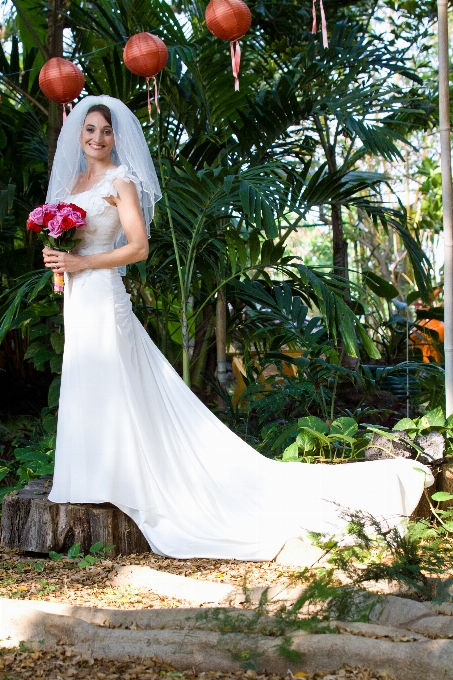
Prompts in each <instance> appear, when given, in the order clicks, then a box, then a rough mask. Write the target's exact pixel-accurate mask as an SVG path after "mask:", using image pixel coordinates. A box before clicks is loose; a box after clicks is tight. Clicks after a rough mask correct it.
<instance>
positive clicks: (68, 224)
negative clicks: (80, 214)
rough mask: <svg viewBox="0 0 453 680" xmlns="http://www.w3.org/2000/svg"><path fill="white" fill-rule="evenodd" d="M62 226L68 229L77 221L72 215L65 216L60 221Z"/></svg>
mask: <svg viewBox="0 0 453 680" xmlns="http://www.w3.org/2000/svg"><path fill="white" fill-rule="evenodd" d="M60 226H61V228H62V229H64V230H65V231H66V230H67V229H72V228H73V227H75V222H74V220H72V219H71V218H70V217H63V218H62V220H61V222H60Z"/></svg>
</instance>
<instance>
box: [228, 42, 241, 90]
mask: <svg viewBox="0 0 453 680" xmlns="http://www.w3.org/2000/svg"><path fill="white" fill-rule="evenodd" d="M230 50H231V66H232V68H233V76H234V89H235V90H239V68H240V65H241V48H240V46H239V41H238V40H232V41H231V42H230Z"/></svg>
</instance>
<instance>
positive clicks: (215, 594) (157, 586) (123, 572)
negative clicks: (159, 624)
mask: <svg viewBox="0 0 453 680" xmlns="http://www.w3.org/2000/svg"><path fill="white" fill-rule="evenodd" d="M110 583H111V585H112V586H125V585H127V586H130V587H131V588H138V589H143V590H151V591H152V592H153V593H156V594H157V595H162V596H163V597H174V598H175V599H177V600H183V601H184V602H190V603H191V604H196V605H198V606H200V605H216V604H227V603H228V604H229V603H231V604H233V603H234V602H237V601H238V600H239V601H244V600H245V595H244V593H243V591H242V589H241V588H237V587H236V586H232V585H229V584H227V583H213V582H211V581H197V580H196V579H193V578H189V577H187V576H178V575H177V574H168V573H166V572H164V571H158V570H157V569H152V568H151V567H142V566H138V565H129V566H126V567H116V575H115V576H114V577H113V578H111V579H110Z"/></svg>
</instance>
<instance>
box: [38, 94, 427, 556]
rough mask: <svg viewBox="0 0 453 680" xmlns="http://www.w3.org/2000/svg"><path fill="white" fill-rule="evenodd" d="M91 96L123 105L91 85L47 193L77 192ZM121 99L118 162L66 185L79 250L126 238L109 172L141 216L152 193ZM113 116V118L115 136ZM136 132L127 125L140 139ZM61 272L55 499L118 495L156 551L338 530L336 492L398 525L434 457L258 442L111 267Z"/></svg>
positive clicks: (259, 546) (209, 548)
mask: <svg viewBox="0 0 453 680" xmlns="http://www.w3.org/2000/svg"><path fill="white" fill-rule="evenodd" d="M88 100H89V101H88ZM96 102H101V103H105V104H107V106H109V108H110V109H111V111H112V115H113V119H114V121H115V120H117V119H116V118H115V115H116V114H115V111H120V110H121V111H122V110H123V109H122V107H123V106H124V105H123V104H121V102H118V101H117V100H113V99H111V98H109V97H95V98H91V97H87V98H86V99H84V100H83V101H82V102H81V103H80V104H78V105H77V106H76V107H75V108H74V110H73V112H72V113H71V114H70V115H69V117H68V119H67V121H66V123H65V125H64V126H63V130H62V134H61V136H60V140H59V143H58V149H57V156H56V166H54V170H53V173H52V179H51V183H50V187H49V194H48V200H52V201H58V200H63V199H66V200H67V199H68V198H69V196H70V195H71V190H72V187H73V186H74V184H75V180H76V176H77V172H79V171H80V170H81V169H83V159H82V158H81V153H80V149H79V147H78V146H77V144H75V142H74V137H76V138H77V142H78V136H79V133H80V128H81V125H82V123H83V119H84V115H85V113H86V111H87V110H88V108H89V106H91V105H92V104H93V103H96ZM79 107H80V108H79ZM124 109H126V111H127V113H125V118H124V120H125V123H126V127H125V128H124V129H125V130H126V132H125V137H124V138H122V137H121V135H120V141H119V142H118V141H117V151H116V153H117V154H118V167H117V168H113V169H111V170H109V171H108V172H107V174H106V176H105V178H104V179H103V180H102V181H101V182H99V183H98V184H97V185H96V186H95V187H93V188H92V189H91V190H89V191H86V192H83V193H81V194H77V195H71V198H70V200H71V201H72V202H74V203H77V204H78V205H79V206H80V207H82V208H84V209H85V210H86V211H87V221H88V226H87V227H86V228H85V229H84V230H83V241H82V243H81V244H80V245H79V247H78V252H79V253H80V254H82V255H84V254H90V253H99V252H105V251H108V250H111V249H112V248H113V247H114V245H115V244H118V243H119V242H120V239H121V234H122V229H121V224H120V221H119V218H118V211H117V209H116V208H115V206H113V205H111V204H110V203H108V202H107V201H106V200H105V198H106V197H108V196H110V195H114V193H115V188H114V186H113V182H114V181H115V180H122V181H125V182H130V181H132V182H134V183H135V186H136V187H137V190H138V192H139V195H140V197H141V200H142V205H143V209H144V213H145V214H146V215H148V217H149V216H150V215H151V214H152V209H153V205H154V201H155V200H157V198H158V197H159V196H160V193H159V188H158V185H157V178H156V177H155V173H154V168H153V167H152V161H151V159H150V158H149V162H148V160H146V163H145V164H143V163H142V162H138V159H140V158H142V157H146V153H145V151H144V149H141V150H139V151H138V157H137V159H136V158H135V157H134V156H133V155H132V154H133V153H135V151H132V150H133V149H135V148H136V147H135V142H131V144H129V141H128V130H129V129H131V130H136V127H137V125H138V121H136V119H135V117H134V116H133V114H132V113H131V112H130V111H129V110H128V109H127V107H124ZM74 114H75V115H74ZM72 116H74V118H72V121H73V123H72V124H71V125H72V127H70V128H67V127H66V126H67V125H68V122H69V121H71V117H72ZM76 121H77V122H76ZM128 121H129V122H128ZM112 122H113V121H112ZM79 125H80V127H79ZM117 129H118V128H115V123H114V132H115V140H116V139H117V137H116V135H117ZM69 130H72V132H71V133H69ZM76 130H79V132H75V131H76ZM140 133H141V131H140ZM140 133H139V132H138V131H136V132H134V133H133V135H134V136H133V139H135V140H139V139H141V137H140ZM142 137H143V135H142ZM142 143H143V144H145V146H146V143H145V140H144V138H143V142H142ZM137 144H138V145H139V144H140V142H139V141H137ZM66 145H67V146H66ZM124 149H127V154H126V151H124V154H126V155H123V150H124ZM146 152H147V157H149V152H148V150H147V148H146ZM147 157H146V158H147ZM136 160H137V163H136ZM142 160H143V158H142ZM65 164H66V165H67V167H66V165H65ZM147 172H149V175H147V174H146V173H147ZM54 173H55V176H54ZM66 279H67V280H66V286H65V302H64V311H65V348H64V358H63V372H62V382H61V393H60V407H59V417H58V432H57V450H56V464H55V475H54V483H53V488H52V492H51V494H50V496H49V498H50V500H51V501H54V502H56V503H68V502H72V503H88V502H91V503H101V502H110V503H113V504H115V505H117V506H118V507H119V508H120V509H121V510H123V511H124V512H125V513H126V514H128V515H129V516H130V517H132V519H133V520H134V521H135V522H136V523H137V524H138V526H139V527H140V529H141V530H142V532H143V533H144V535H145V536H146V538H147V540H148V542H149V544H150V547H151V548H152V549H153V550H154V551H155V552H157V553H159V554H163V555H168V556H171V557H181V558H187V557H194V556H197V557H216V558H237V559H242V560H268V559H272V558H273V557H275V555H276V554H277V553H278V552H279V550H280V549H281V548H282V546H283V544H284V543H285V542H286V541H287V540H288V539H289V538H291V537H297V536H298V537H302V538H303V537H304V536H305V535H306V534H307V532H309V531H315V532H325V533H328V534H333V533H338V532H339V531H341V530H343V529H344V526H345V520H343V519H341V517H340V514H339V506H344V507H349V508H352V509H360V510H363V511H365V512H369V513H371V514H372V515H373V516H374V517H376V518H378V519H380V520H382V521H383V522H385V523H386V524H387V525H388V526H393V525H395V524H397V523H398V522H400V521H401V518H402V517H405V516H407V515H409V514H410V513H411V512H412V511H413V510H414V509H415V507H416V505H417V503H418V501H419V498H420V496H421V494H422V491H423V488H424V486H425V485H426V486H428V485H429V484H430V483H432V481H433V480H432V476H431V474H430V471H429V469H428V468H425V467H424V466H422V465H420V464H417V463H415V462H414V461H411V460H406V459H401V458H399V459H394V460H384V461H375V462H370V463H351V464H347V465H331V466H330V465H306V464H301V463H281V462H278V461H274V460H271V459H268V458H266V457H264V456H262V455H260V454H259V453H257V452H256V451H255V450H254V449H253V448H251V447H250V446H248V445H247V444H246V443H245V442H244V441H242V440H241V439H240V438H239V437H237V436H236V435H235V434H234V433H233V432H231V431H230V430H229V429H228V428H227V427H226V426H225V425H223V423H221V422H220V421H219V420H218V419H217V418H216V417H215V416H214V415H213V414H212V413H211V412H210V411H209V409H207V408H206V407H205V406H204V405H203V404H202V403H201V402H200V401H199V400H198V399H197V398H196V397H195V395H194V394H193V393H192V392H191V390H190V389H189V388H188V387H187V386H186V385H185V384H184V382H183V381H182V380H181V378H180V377H179V375H178V374H177V373H176V371H175V370H174V369H173V367H172V366H171V365H170V364H169V362H168V361H167V360H166V359H165V357H164V356H163V355H162V354H161V352H160V351H159V350H158V348H157V347H156V346H155V345H154V344H153V342H152V341H151V339H150V337H149V336H148V334H147V333H146V331H145V330H144V328H143V327H142V325H141V324H140V322H139V321H138V319H137V318H136V317H135V316H134V314H133V313H132V307H131V303H130V299H129V295H128V294H127V292H126V290H125V288H124V285H123V282H122V279H121V276H120V274H119V272H118V271H117V270H116V269H97V270H91V271H89V270H88V271H87V270H84V271H81V272H77V273H75V274H70V275H68V276H67V277H66Z"/></svg>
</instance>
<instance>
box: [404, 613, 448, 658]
mask: <svg viewBox="0 0 453 680" xmlns="http://www.w3.org/2000/svg"><path fill="white" fill-rule="evenodd" d="M406 625H407V628H408V629H409V630H414V631H415V632H416V633H421V634H422V635H425V636H426V637H430V638H453V618H452V617H451V616H426V617H423V618H422V619H420V620H419V621H414V622H413V623H408V624H406ZM452 663H453V660H452Z"/></svg>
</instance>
